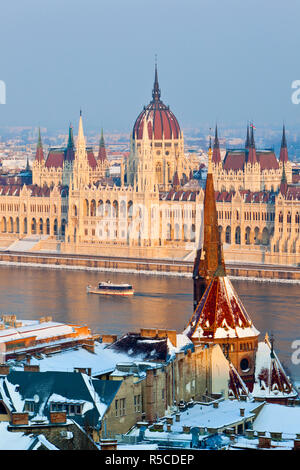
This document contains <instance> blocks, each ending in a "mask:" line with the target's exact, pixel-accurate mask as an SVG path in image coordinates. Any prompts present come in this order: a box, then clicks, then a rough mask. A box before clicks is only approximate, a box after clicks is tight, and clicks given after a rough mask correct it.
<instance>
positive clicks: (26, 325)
mask: <svg viewBox="0 0 300 470" xmlns="http://www.w3.org/2000/svg"><path fill="white" fill-rule="evenodd" d="M20 322H21V323H22V326H20V327H12V326H7V327H5V328H4V329H1V330H0V343H5V342H8V341H14V340H17V339H25V338H28V337H31V336H35V337H36V339H37V340H40V339H45V338H51V337H57V336H62V335H67V334H71V333H75V329H74V328H73V327H72V326H71V325H66V324H64V323H57V322H53V321H48V322H42V323H40V322H39V321H38V320H36V321H34V320H33V321H28V320H20ZM2 324H3V323H2Z"/></svg>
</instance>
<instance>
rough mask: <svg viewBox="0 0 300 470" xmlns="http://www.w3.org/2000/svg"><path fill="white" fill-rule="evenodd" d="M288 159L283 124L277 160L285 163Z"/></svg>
mask: <svg viewBox="0 0 300 470" xmlns="http://www.w3.org/2000/svg"><path fill="white" fill-rule="evenodd" d="M288 160H289V157H288V151H287V143H286V136H285V125H284V124H283V129H282V139H281V148H280V156H279V161H280V162H282V163H287V162H288Z"/></svg>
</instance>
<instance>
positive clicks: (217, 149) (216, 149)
mask: <svg viewBox="0 0 300 470" xmlns="http://www.w3.org/2000/svg"><path fill="white" fill-rule="evenodd" d="M212 162H213V163H214V164H215V165H218V164H219V163H220V162H221V153H220V144H219V138H218V127H217V125H216V130H215V141H214V149H213V154H212Z"/></svg>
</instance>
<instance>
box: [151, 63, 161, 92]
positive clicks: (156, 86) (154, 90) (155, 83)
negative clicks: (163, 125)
mask: <svg viewBox="0 0 300 470" xmlns="http://www.w3.org/2000/svg"><path fill="white" fill-rule="evenodd" d="M152 97H153V100H154V101H159V100H160V89H159V84H158V73H157V64H156V63H155V74H154V86H153V90H152Z"/></svg>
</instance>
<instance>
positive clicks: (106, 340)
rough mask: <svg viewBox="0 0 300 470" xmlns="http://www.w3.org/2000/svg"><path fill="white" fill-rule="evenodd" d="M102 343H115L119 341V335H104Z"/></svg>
mask: <svg viewBox="0 0 300 470" xmlns="http://www.w3.org/2000/svg"><path fill="white" fill-rule="evenodd" d="M101 338H102V343H115V342H116V341H117V339H118V336H117V335H102V337H101Z"/></svg>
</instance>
